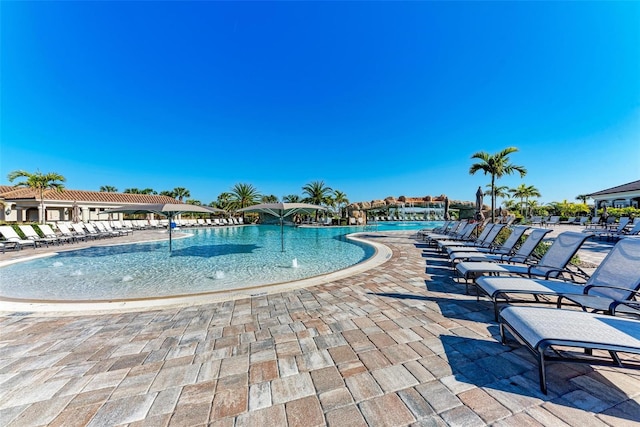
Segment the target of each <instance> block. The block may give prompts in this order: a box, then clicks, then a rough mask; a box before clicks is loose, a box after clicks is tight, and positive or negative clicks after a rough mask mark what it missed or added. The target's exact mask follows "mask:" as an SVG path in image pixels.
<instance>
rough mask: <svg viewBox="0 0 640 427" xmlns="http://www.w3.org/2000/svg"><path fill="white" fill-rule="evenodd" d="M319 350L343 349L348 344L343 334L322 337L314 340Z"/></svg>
mask: <svg viewBox="0 0 640 427" xmlns="http://www.w3.org/2000/svg"><path fill="white" fill-rule="evenodd" d="M314 340H315V342H316V346H317V347H318V349H319V350H327V349H329V348H335V347H341V346H344V345H346V344H347V340H345V339H344V337H343V336H342V335H341V334H329V335H320V336H317V337H315V338H314Z"/></svg>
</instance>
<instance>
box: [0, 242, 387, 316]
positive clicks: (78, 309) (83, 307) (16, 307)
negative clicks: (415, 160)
mask: <svg viewBox="0 0 640 427" xmlns="http://www.w3.org/2000/svg"><path fill="white" fill-rule="evenodd" d="M363 234H366V233H364V232H359V233H352V234H348V235H346V238H347V239H349V240H354V241H356V242H360V243H363V244H366V245H368V246H371V247H373V249H374V254H373V256H371V257H370V258H367V259H366V260H364V261H362V262H359V263H357V264H355V265H352V266H350V267H347V268H344V269H341V270H337V271H333V272H331V273H327V274H323V275H319V276H313V277H308V278H306V279H301V280H296V281H293V282H281V283H273V284H267V285H257V286H251V287H247V288H237V289H229V290H219V291H211V292H205V293H199V294H187V295H179V296H166V297H158V298H138V299H126V300H109V301H95V302H94V301H73V302H68V301H64V302H63V301H50V300H35V299H17V298H6V297H0V315H11V314H13V315H16V313H18V314H21V315H24V316H28V315H29V316H31V315H55V316H65V315H66V316H76V315H98V314H102V313H111V312H126V311H148V310H156V309H162V308H169V307H177V306H189V305H202V304H209V303H214V302H221V301H229V300H237V299H243V298H251V297H256V296H263V295H268V294H272V293H277V292H283V291H289V290H293V289H299V288H307V287H311V286H316V285H322V284H326V283H330V282H333V281H336V280H339V279H343V278H346V277H350V276H353V275H355V274H358V273H362V272H364V271H367V270H371V269H372V268H375V267H377V266H379V265H382V264H384V263H385V262H387V261H388V260H389V259H391V256H392V253H393V252H392V251H391V249H390V248H389V247H388V246H386V245H384V244H382V243H380V242H377V241H372V240H367V239H365V238H362V237H361V236H360V235H363Z"/></svg>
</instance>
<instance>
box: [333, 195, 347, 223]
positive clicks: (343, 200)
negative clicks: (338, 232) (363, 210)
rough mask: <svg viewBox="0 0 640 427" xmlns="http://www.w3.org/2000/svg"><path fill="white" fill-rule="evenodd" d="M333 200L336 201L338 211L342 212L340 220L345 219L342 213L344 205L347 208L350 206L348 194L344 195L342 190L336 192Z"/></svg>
mask: <svg viewBox="0 0 640 427" xmlns="http://www.w3.org/2000/svg"><path fill="white" fill-rule="evenodd" d="M333 199H334V200H335V202H336V204H337V205H338V209H339V210H340V218H344V215H343V212H342V205H343V204H344V206H347V205H348V204H349V199H348V198H347V193H343V192H342V191H340V190H334V191H333Z"/></svg>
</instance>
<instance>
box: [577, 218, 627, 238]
mask: <svg viewBox="0 0 640 427" xmlns="http://www.w3.org/2000/svg"><path fill="white" fill-rule="evenodd" d="M629 221H630V219H629V217H622V218H620V222H619V223H618V225H617V226H615V228H614V229H611V228H609V227H608V226H605V227H602V228H589V227H587V228H585V229H584V230H582V232H583V233H592V234H594V235H596V236H598V237H603V236H604V237H608V236H611V235H612V234H623V232H624V229H625V227H626V226H627V224H629Z"/></svg>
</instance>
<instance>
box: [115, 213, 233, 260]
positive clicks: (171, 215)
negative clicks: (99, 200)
mask: <svg viewBox="0 0 640 427" xmlns="http://www.w3.org/2000/svg"><path fill="white" fill-rule="evenodd" d="M183 212H197V213H207V214H210V213H215V212H226V211H224V210H222V209H218V208H212V207H209V206H200V205H190V204H188V203H140V204H136V205H125V206H120V207H119V208H115V209H109V210H106V211H104V213H107V214H109V213H127V214H147V213H154V214H158V215H163V216H166V217H167V218H169V252H171V220H172V219H173V217H174V216H175V215H178V214H181V213H183Z"/></svg>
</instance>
